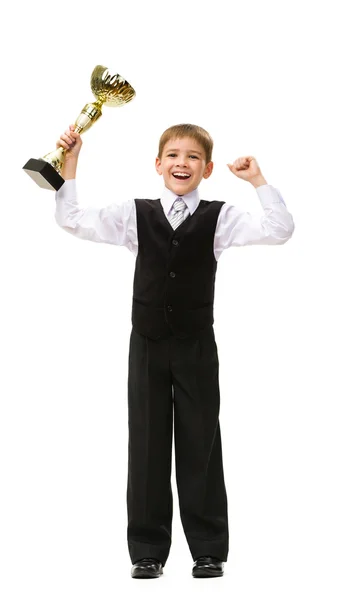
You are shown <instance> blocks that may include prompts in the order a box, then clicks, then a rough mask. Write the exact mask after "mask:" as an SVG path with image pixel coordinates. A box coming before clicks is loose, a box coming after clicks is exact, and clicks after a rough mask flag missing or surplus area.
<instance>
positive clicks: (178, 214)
mask: <svg viewBox="0 0 350 600" xmlns="http://www.w3.org/2000/svg"><path fill="white" fill-rule="evenodd" d="M185 208H186V203H185V202H184V200H182V198H176V200H175V202H174V204H173V208H172V214H171V215H170V225H172V227H173V229H176V227H178V226H179V225H181V223H182V222H183V220H184V212H185Z"/></svg>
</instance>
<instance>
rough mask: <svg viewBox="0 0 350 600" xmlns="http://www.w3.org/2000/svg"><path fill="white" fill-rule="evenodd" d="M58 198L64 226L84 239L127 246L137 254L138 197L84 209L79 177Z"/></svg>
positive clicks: (58, 213)
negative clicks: (81, 200) (79, 191)
mask: <svg viewBox="0 0 350 600" xmlns="http://www.w3.org/2000/svg"><path fill="white" fill-rule="evenodd" d="M55 197H56V212H55V220H56V223H57V224H58V225H59V226H60V227H62V229H64V230H65V231H67V232H68V233H71V234H72V235H74V236H76V237H78V238H81V239H84V240H90V241H92V242H100V243H105V244H115V245H116V246H126V247H127V248H128V249H129V250H130V251H131V252H132V253H133V254H135V255H136V254H137V248H138V242H137V229H136V207H135V201H134V200H129V201H127V202H124V203H123V204H120V205H119V204H110V205H108V206H106V207H103V208H97V207H96V208H93V207H88V208H82V207H81V206H80V205H79V203H78V200H77V190H76V180H75V179H67V180H66V181H65V182H64V184H63V185H62V187H61V188H60V189H59V190H58V192H56V196H55Z"/></svg>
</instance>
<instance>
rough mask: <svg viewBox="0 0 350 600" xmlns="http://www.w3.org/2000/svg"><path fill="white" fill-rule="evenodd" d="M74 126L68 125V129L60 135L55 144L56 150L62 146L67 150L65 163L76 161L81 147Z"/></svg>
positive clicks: (79, 138) (80, 141)
mask: <svg viewBox="0 0 350 600" xmlns="http://www.w3.org/2000/svg"><path fill="white" fill-rule="evenodd" d="M74 129H75V125H69V128H68V129H66V131H65V132H64V133H62V135H61V137H60V139H59V140H57V142H56V148H59V147H60V146H62V148H65V149H66V150H67V152H66V154H65V159H64V160H65V162H67V161H69V160H71V159H73V160H78V156H79V152H80V150H81V147H82V144H83V142H82V139H81V136H80V134H79V133H77V132H76V131H74Z"/></svg>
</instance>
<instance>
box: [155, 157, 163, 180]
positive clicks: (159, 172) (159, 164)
mask: <svg viewBox="0 0 350 600" xmlns="http://www.w3.org/2000/svg"><path fill="white" fill-rule="evenodd" d="M156 169H157V173H158V175H162V173H163V171H162V164H161V161H160V159H159V157H158V156H157V158H156Z"/></svg>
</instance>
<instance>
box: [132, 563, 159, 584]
mask: <svg viewBox="0 0 350 600" xmlns="http://www.w3.org/2000/svg"><path fill="white" fill-rule="evenodd" d="M160 575H163V565H162V563H161V562H160V561H159V560H157V559H155V558H141V560H137V561H136V562H135V563H134V564H133V566H132V569H131V577H134V578H135V579H153V578H154V577H159V576H160Z"/></svg>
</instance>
